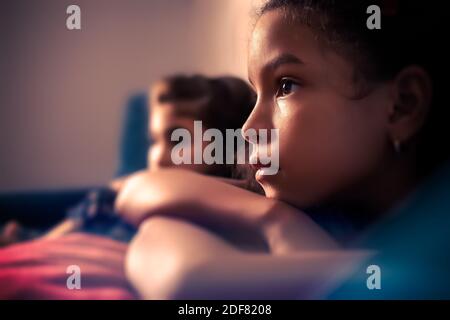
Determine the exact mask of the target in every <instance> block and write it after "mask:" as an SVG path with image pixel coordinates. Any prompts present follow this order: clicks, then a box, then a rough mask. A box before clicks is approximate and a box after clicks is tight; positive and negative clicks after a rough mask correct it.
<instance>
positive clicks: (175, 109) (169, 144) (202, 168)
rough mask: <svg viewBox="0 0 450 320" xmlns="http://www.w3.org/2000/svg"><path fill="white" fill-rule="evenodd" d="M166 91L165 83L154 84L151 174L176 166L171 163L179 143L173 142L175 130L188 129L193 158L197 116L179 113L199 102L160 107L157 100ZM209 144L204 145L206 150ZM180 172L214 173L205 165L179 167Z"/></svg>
mask: <svg viewBox="0 0 450 320" xmlns="http://www.w3.org/2000/svg"><path fill="white" fill-rule="evenodd" d="M162 90H166V89H165V84H164V83H158V84H155V85H154V87H153V88H152V90H151V93H150V98H151V111H150V121H149V128H148V129H149V134H150V135H151V137H152V140H153V144H152V146H151V147H150V149H149V155H148V166H149V168H150V170H159V169H161V168H168V167H173V166H175V165H174V163H173V162H172V158H171V155H172V149H173V147H174V146H175V145H177V144H178V143H179V141H172V139H171V137H172V132H173V131H174V130H175V129H186V130H187V131H189V132H190V134H191V137H192V138H191V142H192V144H191V155H193V154H194V139H193V137H194V121H195V120H198V119H195V117H194V116H189V115H187V114H186V115H182V114H180V112H179V111H180V109H183V108H184V109H192V108H194V109H195V107H196V104H198V102H196V101H192V102H187V101H186V102H181V101H180V102H167V103H160V102H158V101H157V99H156V97H158V96H159V94H160V91H162ZM205 147H206V144H205V143H204V145H202V151H203V148H205ZM177 167H178V168H182V169H187V170H191V171H195V172H198V173H204V174H208V173H210V171H211V170H212V169H213V168H212V166H208V165H206V164H194V163H192V164H180V165H177Z"/></svg>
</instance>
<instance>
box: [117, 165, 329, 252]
mask: <svg viewBox="0 0 450 320" xmlns="http://www.w3.org/2000/svg"><path fill="white" fill-rule="evenodd" d="M115 208H116V211H118V212H119V214H121V215H122V216H123V217H124V218H125V220H127V221H128V222H130V223H133V224H135V225H136V226H138V225H139V224H140V223H141V222H142V221H143V220H144V219H146V218H148V217H151V216H156V215H164V216H171V217H175V218H180V219H184V220H188V221H190V222H193V223H195V224H198V225H200V226H203V227H205V228H207V229H209V230H211V231H213V232H215V233H216V234H218V235H220V236H222V237H224V238H226V239H227V240H229V241H231V242H233V243H235V244H237V245H238V246H240V247H247V246H249V247H250V248H252V249H258V250H266V251H271V252H273V253H284V252H289V251H292V250H305V249H320V248H326V249H332V248H335V247H336V243H335V242H334V241H333V240H332V239H331V238H330V237H329V236H328V235H327V234H326V233H325V232H324V231H322V229H321V228H320V227H318V226H317V225H316V224H315V223H314V222H313V221H312V220H311V219H309V218H308V217H307V216H306V215H305V214H303V213H302V212H300V211H298V210H296V209H294V208H292V207H290V206H288V205H286V204H284V203H282V202H279V201H276V200H273V199H268V198H266V197H263V196H260V195H258V194H255V193H252V192H249V191H247V190H243V189H241V188H238V187H236V186H233V185H231V184H228V183H225V182H223V181H221V180H220V179H217V178H212V177H208V176H204V175H200V174H196V173H193V172H190V171H185V170H179V169H167V170H160V171H158V172H148V171H145V172H140V173H137V174H135V175H133V176H131V177H130V178H129V179H127V182H126V183H125V185H124V186H123V187H122V189H121V191H120V192H119V195H118V197H117V200H116V204H115Z"/></svg>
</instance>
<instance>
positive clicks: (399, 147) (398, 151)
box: [393, 139, 402, 153]
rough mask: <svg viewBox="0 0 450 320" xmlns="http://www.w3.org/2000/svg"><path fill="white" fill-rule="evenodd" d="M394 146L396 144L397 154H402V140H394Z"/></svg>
mask: <svg viewBox="0 0 450 320" xmlns="http://www.w3.org/2000/svg"><path fill="white" fill-rule="evenodd" d="M393 144H394V150H395V152H396V153H401V152H402V143H401V142H400V140H398V139H394V141H393Z"/></svg>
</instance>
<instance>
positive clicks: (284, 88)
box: [276, 77, 300, 97]
mask: <svg viewBox="0 0 450 320" xmlns="http://www.w3.org/2000/svg"><path fill="white" fill-rule="evenodd" d="M292 85H295V86H299V85H300V83H299V82H298V81H296V80H294V79H292V78H290V77H282V78H280V79H279V80H277V92H276V95H277V97H283V96H287V95H289V94H291V93H292Z"/></svg>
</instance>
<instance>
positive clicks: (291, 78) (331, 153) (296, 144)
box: [244, 10, 390, 207]
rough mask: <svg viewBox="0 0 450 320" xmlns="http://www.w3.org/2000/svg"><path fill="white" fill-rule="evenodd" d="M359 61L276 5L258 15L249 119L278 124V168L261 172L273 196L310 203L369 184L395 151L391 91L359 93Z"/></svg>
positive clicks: (265, 125) (258, 124) (254, 124)
mask: <svg viewBox="0 0 450 320" xmlns="http://www.w3.org/2000/svg"><path fill="white" fill-rule="evenodd" d="M353 75H354V66H353V65H352V62H351V61H348V60H346V59H345V58H344V57H343V56H340V55H338V54H337V53H336V52H335V51H333V50H331V49H329V48H326V47H325V45H324V44H323V43H321V42H320V40H318V39H317V37H316V35H315V34H314V33H313V32H312V31H311V30H310V29H309V28H308V27H306V26H302V25H300V24H298V25H295V24H293V23H289V22H288V21H286V20H285V19H284V18H283V14H282V13H281V11H279V10H275V11H272V12H268V13H265V14H264V15H263V16H262V17H260V19H259V21H258V22H257V24H256V26H255V29H254V31H253V34H252V37H251V40H250V46H249V79H250V82H251V83H252V84H253V86H254V88H255V90H256V92H257V94H258V100H257V103H256V106H255V108H254V110H253V112H252V114H251V115H250V117H249V119H248V120H247V122H246V124H245V125H244V130H246V129H249V128H254V129H256V130H259V129H273V128H278V129H279V148H280V149H279V151H280V170H279V172H278V173H277V174H276V175H274V176H267V175H266V176H261V175H258V174H257V176H256V179H257V180H258V182H259V183H260V184H261V185H262V187H263V188H264V191H265V193H266V195H267V196H268V197H271V198H276V199H280V200H284V201H287V202H289V203H291V204H293V205H296V206H300V207H302V206H310V205H316V204H319V203H320V202H321V201H325V200H329V199H334V198H335V197H336V196H337V195H341V194H342V195H346V192H347V193H348V192H349V191H350V192H351V191H352V190H356V189H357V188H360V187H361V186H362V185H365V182H366V181H368V180H370V179H371V177H373V176H374V175H375V174H376V173H377V172H379V171H380V169H381V168H382V165H383V163H384V162H385V161H386V159H387V155H388V150H390V149H389V148H390V145H389V141H390V140H389V137H388V132H387V123H388V117H387V116H386V114H387V113H386V109H387V108H386V107H384V106H386V105H387V104H388V103H389V99H390V97H389V90H388V87H387V86H386V85H378V86H377V87H376V88H374V89H373V90H371V92H370V93H369V94H368V95H366V96H365V97H364V98H360V99H355V98H353V97H354V94H355V90H356V88H355V82H354V77H353Z"/></svg>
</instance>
